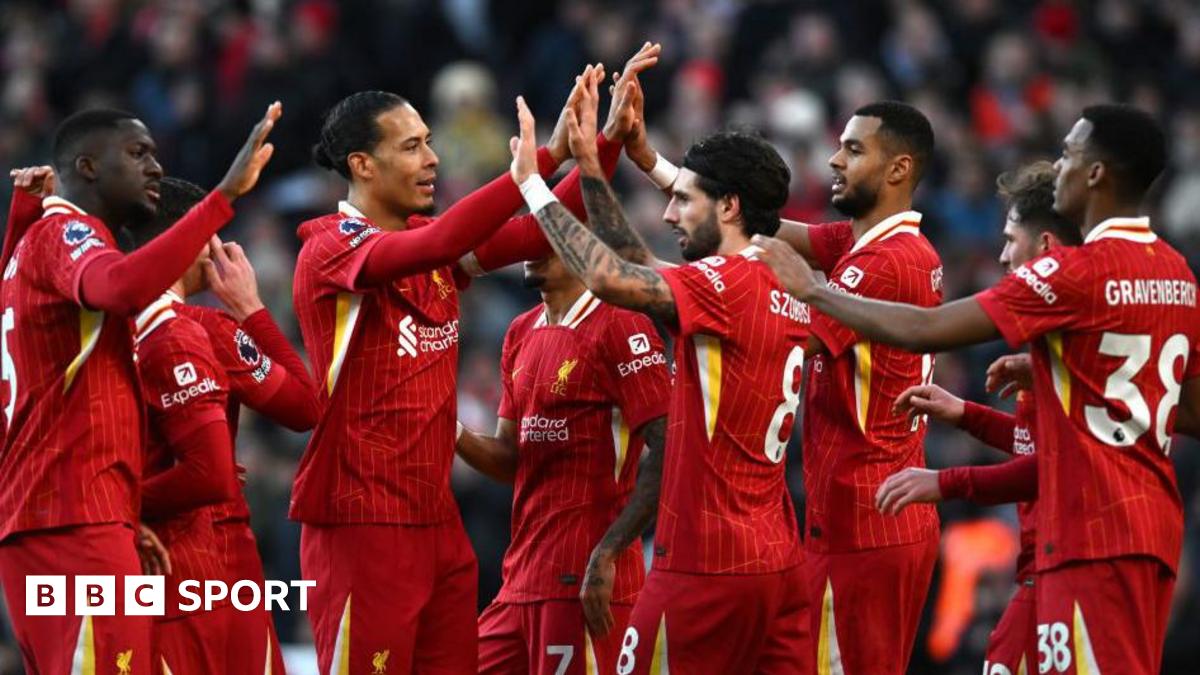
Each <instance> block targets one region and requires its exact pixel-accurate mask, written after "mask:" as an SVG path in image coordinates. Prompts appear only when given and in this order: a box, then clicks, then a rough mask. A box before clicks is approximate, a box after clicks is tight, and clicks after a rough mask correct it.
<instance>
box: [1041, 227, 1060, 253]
mask: <svg viewBox="0 0 1200 675" xmlns="http://www.w3.org/2000/svg"><path fill="white" fill-rule="evenodd" d="M1037 243H1038V255H1044V254H1046V253H1048V252H1049V251H1050V249H1052V248H1054V246H1055V244H1057V243H1058V238H1057V237H1055V236H1054V235H1052V234H1050V233H1049V232H1043V233H1041V234H1039V235H1038V242H1037Z"/></svg>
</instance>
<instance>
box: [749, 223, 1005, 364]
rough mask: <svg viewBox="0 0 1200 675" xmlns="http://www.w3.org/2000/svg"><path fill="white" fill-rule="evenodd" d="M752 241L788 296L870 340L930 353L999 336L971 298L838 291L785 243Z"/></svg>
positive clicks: (771, 240)
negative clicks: (876, 296) (929, 301)
mask: <svg viewBox="0 0 1200 675" xmlns="http://www.w3.org/2000/svg"><path fill="white" fill-rule="evenodd" d="M752 241H753V242H754V244H755V245H756V246H758V247H759V248H761V249H763V252H762V253H760V254H759V259H761V260H763V261H764V262H766V263H767V264H768V265H770V266H771V269H772V270H774V271H775V276H777V277H778V278H779V282H780V283H781V284H782V285H783V287H784V288H785V289H787V291H788V292H789V293H791V294H792V296H794V297H795V298H797V299H798V300H802V301H804V302H807V303H808V304H810V305H812V306H813V307H815V308H817V309H819V310H820V311H822V312H824V313H825V314H827V315H829V316H830V317H833V319H835V320H836V321H838V322H840V323H842V324H844V325H846V326H848V327H850V328H852V329H854V330H855V331H858V332H859V333H860V334H862V335H863V336H865V337H867V338H870V339H872V340H876V341H878V342H883V343H886V344H890V345H895V346H897V347H900V348H902V349H906V350H908V351H911V352H917V353H931V352H940V351H946V350H949V349H954V348H957V347H963V346H966V345H972V344H977V343H980V342H987V341H989V340H995V339H997V338H999V337H1000V331H999V330H998V329H997V328H996V325H995V324H993V323H992V320H991V318H990V317H989V316H988V315H987V313H986V312H984V311H983V308H982V307H981V306H980V305H979V302H978V301H977V300H975V298H963V299H961V300H955V301H954V302H950V303H947V304H944V305H939V306H937V307H917V306H915V305H906V304H903V303H899V302H884V301H882V300H868V299H865V298H859V297H856V296H853V295H850V294H847V293H839V292H836V291H833V290H830V289H829V288H827V287H826V286H825V285H824V284H821V283H819V282H818V281H817V279H816V276H814V275H813V271H812V268H811V267H809V265H808V263H807V262H805V260H804V258H802V257H801V256H800V255H799V254H798V253H796V251H795V250H793V249H792V247H791V246H788V245H787V244H785V243H783V242H782V241H780V240H779V239H775V238H773V237H763V236H760V235H755V236H754V238H753V239H752Z"/></svg>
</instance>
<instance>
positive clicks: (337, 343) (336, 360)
mask: <svg viewBox="0 0 1200 675" xmlns="http://www.w3.org/2000/svg"><path fill="white" fill-rule="evenodd" d="M361 307H362V296H360V295H355V294H353V293H338V295H337V318H336V323H335V324H334V329H333V358H332V359H330V361H329V372H328V373H326V374H325V391H326V393H328V394H330V395H332V394H333V386H334V385H335V384H337V379H338V375H339V374H340V373H341V372H342V364H343V363H345V361H346V351H347V350H348V349H349V348H350V338H351V337H353V336H354V326H355V325H356V324H357V323H358V310H359V309H360V308H361Z"/></svg>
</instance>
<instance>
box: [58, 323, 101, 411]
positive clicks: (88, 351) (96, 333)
mask: <svg viewBox="0 0 1200 675" xmlns="http://www.w3.org/2000/svg"><path fill="white" fill-rule="evenodd" d="M103 327H104V312H93V311H92V310H90V309H82V308H81V309H80V310H79V353H78V354H76V355H75V358H74V359H71V363H69V364H68V365H67V376H66V378H64V379H63V391H66V390H68V389H70V388H71V384H72V383H73V382H75V376H77V375H79V369H80V368H83V363H84V361H87V360H88V357H89V356H91V355H92V350H94V349H95V348H96V344H97V343H99V342H100V329H101V328H103Z"/></svg>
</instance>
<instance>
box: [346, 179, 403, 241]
mask: <svg viewBox="0 0 1200 675" xmlns="http://www.w3.org/2000/svg"><path fill="white" fill-rule="evenodd" d="M346 201H347V202H349V203H350V205H351V206H353V207H354V208H356V209H358V210H359V212H360V213H362V214H363V215H364V216H366V217H367V220H369V221H371V224H372V225H374V226H375V227H378V228H379V229H381V230H384V231H386V232H392V231H396V230H407V229H408V217H409V216H410V215H412V214H410V213H394V212H393V211H392V210H391V209H389V208H387V207H386V206H384V205H383V203H382V202H380V201H379V200H377V199H374V198H372V197H371V195H370V194H369V193H368V192H367V191H366V190H356V189H354V185H351V186H350V194H349V195H348V196H347V197H346Z"/></svg>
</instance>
